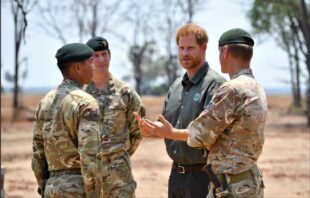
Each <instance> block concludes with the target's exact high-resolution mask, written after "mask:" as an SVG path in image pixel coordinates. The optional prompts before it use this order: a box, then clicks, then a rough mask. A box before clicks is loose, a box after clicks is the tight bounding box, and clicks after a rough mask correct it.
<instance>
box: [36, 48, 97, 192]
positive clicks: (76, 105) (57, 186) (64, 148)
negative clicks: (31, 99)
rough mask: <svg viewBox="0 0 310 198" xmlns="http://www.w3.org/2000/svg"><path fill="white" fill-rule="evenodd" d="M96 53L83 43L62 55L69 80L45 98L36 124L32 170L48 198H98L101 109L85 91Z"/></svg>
mask: <svg viewBox="0 0 310 198" xmlns="http://www.w3.org/2000/svg"><path fill="white" fill-rule="evenodd" d="M93 53H94V51H93V50H92V49H91V48H89V47H88V46H87V45H84V44H81V43H71V44H67V45H64V46H63V47H61V48H60V49H59V50H58V51H57V53H56V58H57V61H58V62H57V65H58V67H59V69H60V70H61V72H62V74H63V77H64V79H63V81H62V83H61V84H60V85H59V86H58V87H56V88H54V89H53V90H51V91H50V92H49V93H48V94H47V95H46V96H45V97H44V98H43V99H42V100H41V102H40V104H39V105H38V108H37V112H36V121H35V124H34V135H33V156H32V170H33V172H34V174H35V176H36V179H37V182H38V185H39V189H38V191H39V193H41V194H42V197H46V198H64V197H66V198H69V197H72V198H78V197H80V198H84V197H95V175H96V154H97V152H98V145H99V141H98V140H99V137H98V133H99V119H100V114H99V105H98V102H97V101H96V99H94V98H93V97H92V96H91V95H89V94H88V93H86V92H84V91H83V90H82V89H81V86H82V85H83V84H86V83H89V82H90V81H91V78H92V70H93V65H92V55H93ZM46 162H47V165H48V170H47V168H46V170H45V169H44V166H46V165H45V164H46ZM47 171H48V172H47ZM46 173H49V176H48V174H46ZM46 175H47V176H46ZM46 179H47V181H46ZM43 193H44V196H43Z"/></svg>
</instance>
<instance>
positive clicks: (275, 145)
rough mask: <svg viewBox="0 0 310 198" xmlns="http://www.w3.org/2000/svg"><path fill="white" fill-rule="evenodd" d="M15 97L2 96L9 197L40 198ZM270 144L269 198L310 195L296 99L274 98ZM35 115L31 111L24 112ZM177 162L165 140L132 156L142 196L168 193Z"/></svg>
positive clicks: (153, 113) (150, 110) (266, 152)
mask: <svg viewBox="0 0 310 198" xmlns="http://www.w3.org/2000/svg"><path fill="white" fill-rule="evenodd" d="M41 97H42V95H25V96H23V103H24V105H26V106H28V107H31V108H35V106H36V104H37V103H38V101H39V99H40V98H41ZM11 101H12V99H11V96H10V95H2V96H1V166H5V176H4V179H5V180H4V189H5V195H6V197H7V198H33V197H39V196H38V194H37V193H36V188H37V184H36V181H35V177H34V175H33V173H32V170H31V152H32V147H31V146H32V124H33V123H32V121H26V120H25V119H22V120H20V121H18V122H12V121H11V118H10V117H11V115H12V110H11V103H12V102H11ZM143 102H144V104H145V106H146V108H147V117H148V118H150V119H152V120H154V119H156V117H157V115H158V114H159V113H160V111H161V106H162V102H163V98H162V97H143ZM268 102H269V115H268V121H267V126H266V129H265V144H264V149H263V153H262V155H261V157H260V159H259V161H258V165H259V167H260V168H261V169H262V171H263V174H264V182H265V186H266V188H265V197H267V198H269V197H270V198H277V197H279V198H280V197H281V198H282V197H284V198H294V197H304V198H309V197H310V168H309V166H310V159H309V158H310V129H309V128H307V127H306V119H305V117H302V116H296V115H288V114H287V113H286V112H287V107H288V106H289V105H290V103H291V100H290V98H289V97H287V96H272V97H271V96H270V97H268ZM22 117H23V118H26V119H28V118H32V117H33V115H32V114H31V113H27V114H25V115H22ZM170 166H171V160H170V158H169V157H168V155H167V153H166V150H165V145H164V142H163V140H162V139H149V138H147V139H144V140H143V141H142V142H141V145H140V147H139V148H138V150H137V151H136V153H135V154H134V156H133V157H132V168H133V174H134V177H135V180H136V181H137V184H138V186H137V190H136V197H137V198H165V197H167V183H168V178H169V172H170Z"/></svg>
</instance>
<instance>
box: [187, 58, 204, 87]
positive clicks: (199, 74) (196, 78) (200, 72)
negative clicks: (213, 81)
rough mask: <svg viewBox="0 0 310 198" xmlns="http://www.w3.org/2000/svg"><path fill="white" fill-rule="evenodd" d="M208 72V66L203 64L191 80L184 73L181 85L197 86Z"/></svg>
mask: <svg viewBox="0 0 310 198" xmlns="http://www.w3.org/2000/svg"><path fill="white" fill-rule="evenodd" d="M208 70H209V64H208V63H207V62H205V63H204V64H203V65H202V67H201V68H200V69H199V70H198V71H197V73H196V74H195V75H194V76H193V78H192V79H189V78H188V75H187V73H185V74H184V76H183V79H182V85H183V86H185V85H187V84H188V83H192V84H197V83H198V82H199V81H200V80H201V79H202V78H203V77H204V76H205V74H206V73H207V72H208Z"/></svg>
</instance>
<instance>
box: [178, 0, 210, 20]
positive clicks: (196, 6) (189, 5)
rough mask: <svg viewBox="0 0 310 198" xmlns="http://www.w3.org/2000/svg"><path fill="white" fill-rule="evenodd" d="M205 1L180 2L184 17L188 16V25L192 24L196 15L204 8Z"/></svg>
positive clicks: (188, 0)
mask: <svg viewBox="0 0 310 198" xmlns="http://www.w3.org/2000/svg"><path fill="white" fill-rule="evenodd" d="M205 2H206V1H205V0H178V5H179V6H180V8H181V10H182V12H183V13H184V15H186V16H187V19H186V23H192V22H193V18H194V16H195V14H196V13H197V12H198V11H199V10H201V9H202V8H203V5H204V3H205Z"/></svg>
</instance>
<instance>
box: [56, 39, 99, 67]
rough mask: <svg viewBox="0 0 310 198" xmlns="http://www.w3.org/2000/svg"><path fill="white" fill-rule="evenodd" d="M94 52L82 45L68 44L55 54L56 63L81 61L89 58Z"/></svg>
mask: <svg viewBox="0 0 310 198" xmlns="http://www.w3.org/2000/svg"><path fill="white" fill-rule="evenodd" d="M93 54H94V50H92V49H91V48H90V47H88V46H87V45H85V44H83V43H70V44H66V45H64V46H62V47H61V48H60V49H59V50H58V51H57V53H56V55H55V57H56V58H57V62H58V63H65V62H71V61H83V60H86V59H88V58H90V57H91V56H92V55H93Z"/></svg>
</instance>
